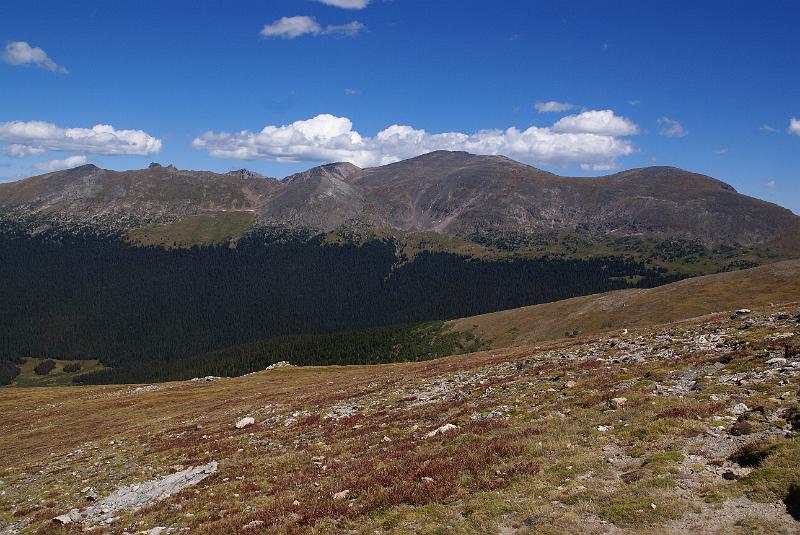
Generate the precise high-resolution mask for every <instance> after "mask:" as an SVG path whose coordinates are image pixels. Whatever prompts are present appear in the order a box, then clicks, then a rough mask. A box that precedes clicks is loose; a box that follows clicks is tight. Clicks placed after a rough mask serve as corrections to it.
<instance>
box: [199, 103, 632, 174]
mask: <svg viewBox="0 0 800 535" xmlns="http://www.w3.org/2000/svg"><path fill="white" fill-rule="evenodd" d="M589 126H591V125H589ZM634 126H635V125H634ZM634 131H638V129H634V128H631V127H628V128H627V129H626V132H628V133H631V132H634ZM621 135H622V134H621ZM624 135H628V134H624ZM192 146H193V147H194V148H196V149H198V150H205V151H207V152H208V154H209V155H210V156H212V157H216V158H231V159H241V160H272V161H279V162H334V161H347V162H351V163H354V164H356V165H359V166H361V167H366V166H373V165H385V164H388V163H392V162H396V161H398V160H402V159H406V158H411V157H413V156H418V155H420V154H425V153H428V152H431V151H434V150H463V151H467V152H472V153H476V154H494V155H505V156H509V157H511V158H514V159H517V160H520V161H524V162H528V163H539V164H548V165H559V166H564V165H570V164H579V165H584V166H588V167H591V168H594V167H597V168H608V167H610V166H613V165H614V161H615V159H616V158H617V157H620V156H626V155H629V154H631V153H633V152H634V151H635V148H634V146H633V143H631V142H630V141H629V140H627V139H621V138H620V137H618V136H615V135H611V134H607V133H597V132H593V131H578V130H577V125H576V126H575V129H574V130H573V131H570V132H561V131H556V130H555V129H554V128H550V127H546V128H541V127H536V126H532V127H530V128H528V129H526V130H519V129H517V128H514V127H511V128H507V129H505V130H480V131H478V132H474V133H471V134H466V133H461V132H444V133H438V134H433V133H429V132H426V131H425V130H421V129H417V128H413V127H411V126H407V125H398V124H394V125H391V126H389V127H387V128H385V129H383V130H381V131H380V132H378V133H377V134H376V135H375V136H374V137H367V136H362V135H361V134H360V133H359V132H357V131H356V130H354V129H353V124H352V122H351V121H350V119H348V118H346V117H337V116H334V115H329V114H323V115H317V116H316V117H313V118H311V119H307V120H303V121H295V122H294V123H292V124H289V125H283V126H272V125H270V126H265V127H264V128H263V129H261V130H260V131H258V132H252V131H249V130H242V131H240V132H211V131H209V132H206V133H204V134H202V135H201V136H199V137H197V138H195V139H194V141H193V142H192Z"/></svg>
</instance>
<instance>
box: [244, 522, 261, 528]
mask: <svg viewBox="0 0 800 535" xmlns="http://www.w3.org/2000/svg"><path fill="white" fill-rule="evenodd" d="M263 525H264V521H263V520H253V521H252V522H248V523H247V524H245V525H244V529H251V528H257V527H259V526H263Z"/></svg>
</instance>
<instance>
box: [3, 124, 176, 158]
mask: <svg viewBox="0 0 800 535" xmlns="http://www.w3.org/2000/svg"><path fill="white" fill-rule="evenodd" d="M0 141H7V142H9V143H12V144H14V145H22V146H25V147H28V150H30V151H40V150H51V151H81V152H88V153H90V154H135V155H146V154H155V153H157V152H159V151H160V150H161V140H160V139H156V138H154V137H152V136H150V135H149V134H147V133H146V132H143V131H141V130H115V129H114V127H113V126H110V125H105V124H98V125H95V126H93V127H91V128H61V127H59V126H56V125H54V124H53V123H47V122H44V121H27V122H26V121H11V122H7V123H0ZM11 146H13V145H9V147H11ZM6 150H9V149H8V147H7V148H6ZM12 150H20V151H21V150H22V149H12Z"/></svg>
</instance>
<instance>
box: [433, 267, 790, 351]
mask: <svg viewBox="0 0 800 535" xmlns="http://www.w3.org/2000/svg"><path fill="white" fill-rule="evenodd" d="M796 302H800V261H798V260H790V261H785V262H777V263H774V264H768V265H765V266H759V267H757V268H752V269H745V270H740V271H733V272H728V273H718V274H715V275H706V276H703V277H695V278H691V279H686V280H682V281H678V282H673V283H671V284H667V285H664V286H659V287H657V288H646V289H628V290H618V291H614V292H607V293H603V294H597V295H587V296H582V297H575V298H572V299H565V300H563V301H557V302H554V303H544V304H541V305H533V306H527V307H522V308H515V309H512V310H502V311H499V312H492V313H489V314H483V315H480V316H473V317H469V318H462V319H459V320H455V321H451V322H447V323H446V324H445V330H452V331H454V332H470V333H472V334H474V335H475V336H477V337H478V338H480V339H481V340H482V341H483V342H484V343H486V344H489V345H490V346H491V347H507V346H515V345H523V344H528V343H532V342H537V341H542V340H553V339H558V338H561V337H563V336H565V333H568V334H572V333H573V332H574V333H578V334H592V333H597V332H602V331H609V330H615V329H624V328H633V327H641V326H646V325H655V324H659V323H667V322H673V321H679V320H684V319H689V318H694V317H698V316H703V315H705V314H712V313H716V312H724V311H733V310H736V309H739V308H743V307H765V306H767V305H769V304H786V303H796Z"/></svg>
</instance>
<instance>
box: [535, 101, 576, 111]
mask: <svg viewBox="0 0 800 535" xmlns="http://www.w3.org/2000/svg"><path fill="white" fill-rule="evenodd" d="M533 107H534V108H536V111H538V112H539V113H548V112H558V111H569V110H571V109H572V108H574V107H575V106H573V105H572V104H570V103H569V102H556V101H555V100H548V101H547V102H537V103H536V104H534V105H533Z"/></svg>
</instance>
